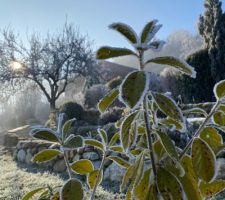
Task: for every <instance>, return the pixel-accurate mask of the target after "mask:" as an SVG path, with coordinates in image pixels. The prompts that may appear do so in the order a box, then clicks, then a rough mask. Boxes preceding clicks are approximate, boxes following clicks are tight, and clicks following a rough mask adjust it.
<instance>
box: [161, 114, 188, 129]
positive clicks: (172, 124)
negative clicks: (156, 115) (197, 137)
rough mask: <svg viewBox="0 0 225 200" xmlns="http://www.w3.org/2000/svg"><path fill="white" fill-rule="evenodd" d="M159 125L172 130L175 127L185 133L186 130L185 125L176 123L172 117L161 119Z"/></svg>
mask: <svg viewBox="0 0 225 200" xmlns="http://www.w3.org/2000/svg"><path fill="white" fill-rule="evenodd" d="M159 123H160V124H163V125H165V126H168V127H170V128H172V129H173V127H175V128H176V130H179V131H180V132H184V131H185V130H186V126H185V124H184V123H182V122H179V121H176V120H174V119H172V118H170V117H167V118H165V119H159Z"/></svg>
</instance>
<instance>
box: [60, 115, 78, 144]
mask: <svg viewBox="0 0 225 200" xmlns="http://www.w3.org/2000/svg"><path fill="white" fill-rule="evenodd" d="M74 121H76V119H75V118H74V119H70V120H68V121H66V122H65V123H64V125H63V128H62V134H63V135H62V138H63V140H64V139H66V138H67V137H68V136H69V133H70V130H71V128H72V124H73V122H74Z"/></svg>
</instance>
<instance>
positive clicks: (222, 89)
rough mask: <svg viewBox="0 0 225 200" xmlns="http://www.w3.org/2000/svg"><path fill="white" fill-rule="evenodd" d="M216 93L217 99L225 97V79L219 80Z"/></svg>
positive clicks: (215, 87)
mask: <svg viewBox="0 0 225 200" xmlns="http://www.w3.org/2000/svg"><path fill="white" fill-rule="evenodd" d="M213 91H214V95H215V97H216V98H217V99H222V98H224V97H225V80H222V81H220V82H218V83H217V84H216V85H215V86H214V89H213Z"/></svg>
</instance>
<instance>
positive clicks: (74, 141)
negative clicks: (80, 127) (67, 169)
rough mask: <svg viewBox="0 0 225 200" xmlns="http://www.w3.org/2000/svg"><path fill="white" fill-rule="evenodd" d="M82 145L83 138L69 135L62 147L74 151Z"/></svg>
mask: <svg viewBox="0 0 225 200" xmlns="http://www.w3.org/2000/svg"><path fill="white" fill-rule="evenodd" d="M83 145H84V141H83V137H81V136H79V135H76V136H75V135H70V136H69V137H68V138H67V139H66V141H65V143H64V144H63V147H65V148H69V149H76V148H80V147H83Z"/></svg>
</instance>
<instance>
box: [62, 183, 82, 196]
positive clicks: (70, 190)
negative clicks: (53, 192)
mask: <svg viewBox="0 0 225 200" xmlns="http://www.w3.org/2000/svg"><path fill="white" fill-rule="evenodd" d="M83 197H84V194H83V188H82V184H81V183H80V181H79V180H77V179H69V180H68V181H67V182H66V183H65V184H64V185H63V187H62V189H61V192H60V199H63V200H83Z"/></svg>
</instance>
